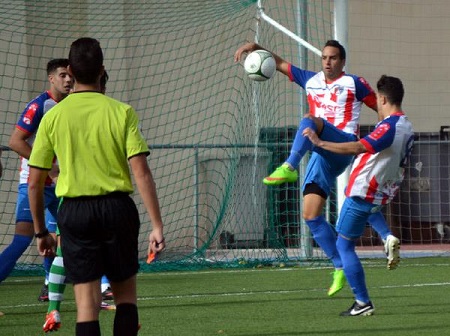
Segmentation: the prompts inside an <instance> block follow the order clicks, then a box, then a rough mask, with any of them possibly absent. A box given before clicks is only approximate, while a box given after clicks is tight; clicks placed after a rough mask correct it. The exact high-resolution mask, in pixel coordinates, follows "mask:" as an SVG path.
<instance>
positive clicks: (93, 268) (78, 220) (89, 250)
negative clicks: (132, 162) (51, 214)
mask: <svg viewBox="0 0 450 336" xmlns="http://www.w3.org/2000/svg"><path fill="white" fill-rule="evenodd" d="M58 227H59V230H60V233H61V248H62V254H63V258H64V267H65V268H66V275H67V281H68V282H71V283H74V284H77V283H85V282H90V281H93V280H96V279H100V278H101V277H102V276H103V275H106V276H107V277H108V279H109V280H110V281H113V282H115V281H123V280H126V279H128V278H129V277H131V276H132V275H134V274H136V273H137V271H138V270H139V260H138V236H139V227H140V220H139V213H138V211H137V208H136V204H135V203H134V201H133V200H132V199H131V197H130V196H129V195H128V194H127V193H120V192H117V193H111V194H109V195H105V196H95V197H76V198H64V199H63V201H62V204H61V206H60V208H59V211H58Z"/></svg>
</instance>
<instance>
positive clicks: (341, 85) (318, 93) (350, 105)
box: [289, 64, 377, 135]
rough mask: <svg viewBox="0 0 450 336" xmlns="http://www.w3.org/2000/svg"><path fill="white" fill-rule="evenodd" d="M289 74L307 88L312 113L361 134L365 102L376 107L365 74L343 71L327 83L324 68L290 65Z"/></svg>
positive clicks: (345, 130) (347, 130)
mask: <svg viewBox="0 0 450 336" xmlns="http://www.w3.org/2000/svg"><path fill="white" fill-rule="evenodd" d="M289 78H290V79H291V81H293V82H295V83H297V84H298V85H300V86H301V87H302V88H304V89H305V91H306V94H307V98H308V104H309V113H310V114H311V115H313V116H315V117H321V118H323V119H326V120H327V121H328V122H330V123H331V124H333V125H334V126H336V127H337V128H338V129H340V130H343V131H344V132H347V133H351V134H355V135H359V118H360V113H361V106H362V104H363V103H364V104H366V105H367V106H368V107H370V108H372V109H373V108H375V107H376V103H377V102H376V95H375V92H374V91H373V89H372V88H371V87H370V85H369V84H368V83H367V82H366V80H365V79H364V78H362V77H358V76H355V75H349V74H345V73H342V75H341V76H340V77H339V78H337V79H336V80H334V81H333V82H331V83H327V81H326V79H325V74H324V73H323V71H320V72H313V71H308V70H303V69H300V68H298V67H296V66H294V65H292V64H290V66H289Z"/></svg>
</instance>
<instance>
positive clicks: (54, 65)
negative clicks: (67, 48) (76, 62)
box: [47, 58, 69, 76]
mask: <svg viewBox="0 0 450 336" xmlns="http://www.w3.org/2000/svg"><path fill="white" fill-rule="evenodd" d="M68 65H69V60H68V59H67V58H55V59H52V60H50V61H48V63H47V76H48V75H50V74H52V73H54V72H55V71H56V69H58V68H67V66H68Z"/></svg>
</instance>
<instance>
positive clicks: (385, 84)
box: [377, 75, 405, 106]
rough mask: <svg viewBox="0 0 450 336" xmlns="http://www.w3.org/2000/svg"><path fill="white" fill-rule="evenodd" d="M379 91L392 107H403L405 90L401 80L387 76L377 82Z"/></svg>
mask: <svg viewBox="0 0 450 336" xmlns="http://www.w3.org/2000/svg"><path fill="white" fill-rule="evenodd" d="M377 90H378V92H379V93H380V94H382V95H384V96H386V99H387V101H388V102H389V103H391V104H392V105H397V106H401V105H402V101H403V96H404V95H405V90H404V88H403V83H402V81H401V80H400V79H399V78H397V77H392V76H386V75H383V76H381V77H380V79H379V80H378V82H377Z"/></svg>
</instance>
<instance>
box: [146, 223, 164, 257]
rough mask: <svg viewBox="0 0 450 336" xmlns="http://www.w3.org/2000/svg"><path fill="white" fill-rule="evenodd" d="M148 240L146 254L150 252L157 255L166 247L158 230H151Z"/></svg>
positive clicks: (161, 233) (160, 231)
mask: <svg viewBox="0 0 450 336" xmlns="http://www.w3.org/2000/svg"><path fill="white" fill-rule="evenodd" d="M148 240H149V245H148V254H150V253H151V252H153V253H155V254H157V253H159V252H161V251H162V250H164V248H165V247H166V241H165V239H164V235H163V232H162V230H160V229H153V230H152V232H150V234H149V236H148Z"/></svg>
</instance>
